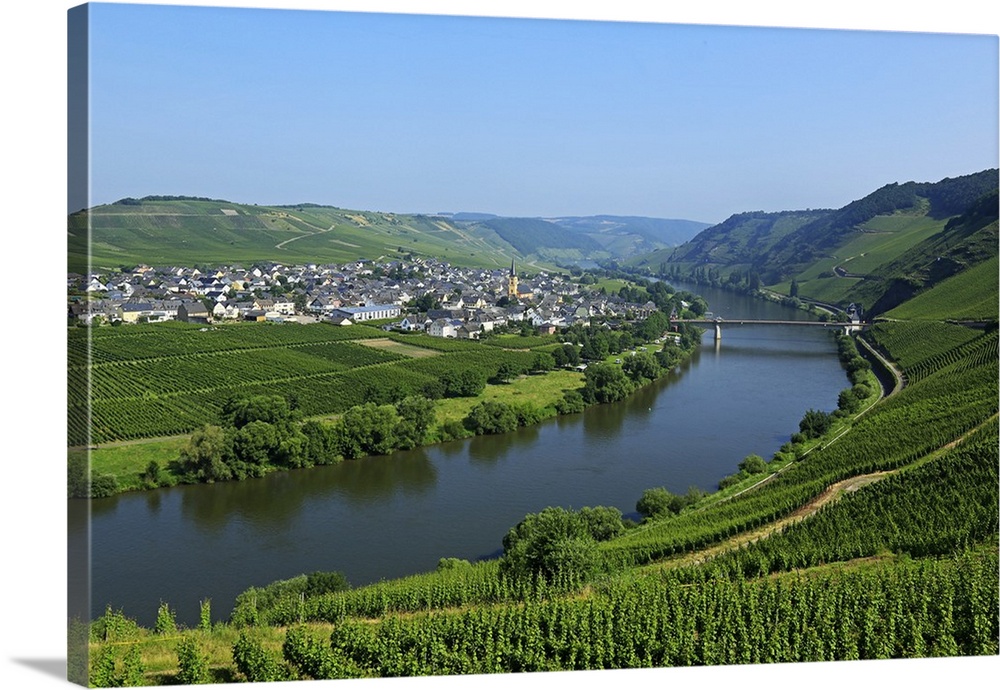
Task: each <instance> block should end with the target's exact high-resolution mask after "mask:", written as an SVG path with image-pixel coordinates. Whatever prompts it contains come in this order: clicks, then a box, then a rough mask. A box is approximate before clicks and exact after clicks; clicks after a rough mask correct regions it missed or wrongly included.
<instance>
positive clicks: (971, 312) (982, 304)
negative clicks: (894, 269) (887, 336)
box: [886, 257, 1000, 321]
mask: <svg viewBox="0 0 1000 690" xmlns="http://www.w3.org/2000/svg"><path fill="white" fill-rule="evenodd" d="M998 271H1000V263H998V260H997V257H993V258H992V259H989V260H987V261H984V262H983V263H981V264H979V265H978V266H973V267H972V268H970V269H969V270H967V271H963V272H962V273H959V274H958V275H955V276H952V277H951V278H948V279H947V280H943V281H941V282H940V283H938V284H937V285H935V286H933V287H932V288H930V289H929V290H927V291H925V292H922V293H920V294H918V295H917V296H916V297H914V298H913V299H912V300H910V301H909V302H905V303H903V304H901V305H900V306H898V307H896V308H895V309H893V310H892V311H889V312H887V313H886V316H887V317H889V318H893V319H914V320H934V319H953V320H956V321H980V320H983V321H996V320H997V318H998V314H1000V279H998V277H997V274H998Z"/></svg>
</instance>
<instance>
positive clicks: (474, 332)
mask: <svg viewBox="0 0 1000 690" xmlns="http://www.w3.org/2000/svg"><path fill="white" fill-rule="evenodd" d="M67 287H68V289H69V294H70V301H69V306H68V317H69V322H70V323H71V324H74V323H76V324H87V325H102V324H112V325H115V324H137V323H155V322H162V321H174V320H176V321H185V322H193V323H205V324H208V323H218V322H233V321H266V322H279V323H281V322H291V323H313V322H317V321H326V322H330V323H334V324H340V325H349V324H354V323H361V322H365V321H378V322H379V324H380V325H382V326H383V327H385V328H387V329H391V328H396V329H400V330H405V331H421V332H425V333H427V334H428V335H432V336H436V337H445V338H466V339H476V338H479V337H480V336H481V335H483V334H485V333H490V332H491V331H493V330H494V329H497V328H509V327H511V326H514V327H517V328H520V329H522V330H527V329H529V328H530V329H532V330H533V331H534V332H537V333H540V334H547V333H554V332H556V330H557V329H559V328H563V327H566V326H571V325H573V324H576V323H581V322H582V323H587V324H589V323H590V322H591V319H592V318H594V317H598V318H599V319H601V320H610V321H617V320H626V319H641V318H646V317H648V316H649V315H650V314H652V313H653V312H654V311H656V309H657V307H656V305H655V304H653V302H651V301H647V302H645V303H641V304H640V303H637V302H629V301H627V300H626V299H625V298H624V296H622V295H620V294H618V293H614V292H611V293H607V294H605V293H606V291H603V290H598V289H595V287H594V286H593V285H592V284H591V285H586V284H583V285H582V284H581V283H580V282H576V281H574V280H573V279H572V276H571V275H568V274H564V273H556V272H552V273H549V272H545V271H541V272H538V273H536V274H532V275H531V276H530V277H524V278H522V277H519V276H518V271H517V267H516V265H515V263H514V262H513V261H512V262H511V265H510V267H509V268H503V269H483V268H463V267H457V266H452V265H450V264H449V263H447V262H442V261H439V260H435V259H422V258H413V259H412V260H407V261H391V262H387V263H379V262H376V261H367V260H359V261H355V262H351V263H348V264H343V265H316V264H309V265H304V266H294V265H285V264H280V263H273V262H261V263H256V264H254V265H252V266H250V267H244V266H219V267H205V266H202V267H193V266H168V267H153V266H147V265H140V266H136V267H134V268H132V269H130V270H125V269H123V270H119V271H114V272H108V273H101V274H93V275H89V276H84V275H80V274H72V273H71V274H69V276H68V281H67Z"/></svg>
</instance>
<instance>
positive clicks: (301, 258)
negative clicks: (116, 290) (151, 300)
mask: <svg viewBox="0 0 1000 690" xmlns="http://www.w3.org/2000/svg"><path fill="white" fill-rule="evenodd" d="M88 225H89V227H90V232H91V234H90V238H89V247H88V232H87V230H88ZM704 227H705V224H704V223H696V222H694V221H684V220H666V219H659V218H640V217H628V218H624V217H617V216H593V217H579V218H569V219H563V220H560V221H557V222H550V221H547V220H543V219H540V218H501V217H497V216H492V215H490V214H472V213H461V214H442V215H420V214H402V213H385V212H376V211H355V210H348V209H342V208H337V207H334V206H321V205H318V204H298V205H291V206H258V205H255V204H238V203H234V202H230V201H226V200H222V199H207V198H203V197H178V196H149V197H143V198H142V199H132V198H127V199H121V200H119V201H117V202H115V203H113V204H105V205H101V206H96V207H94V208H91V209H88V210H85V211H80V212H78V213H74V214H72V215H70V216H69V221H68V230H69V270H70V271H72V272H76V273H84V272H86V269H87V255H88V249H89V251H90V252H91V253H92V257H93V261H94V267H95V270H100V269H107V268H114V267H118V266H122V265H134V264H138V263H146V264H152V265H164V264H166V265H174V264H189V265H190V264H205V263H208V264H211V263H233V262H239V263H252V262H255V261H277V262H282V263H345V262H348V261H354V260H357V259H378V258H380V257H381V258H384V259H386V260H391V259H397V258H401V257H404V256H409V255H414V256H424V257H435V258H440V259H443V260H445V261H449V262H451V263H453V264H455V265H462V266H482V267H485V268H494V267H499V266H506V265H509V263H510V259H511V258H516V259H517V260H518V263H519V264H521V265H524V266H528V267H533V268H536V269H553V268H555V267H556V265H557V264H566V263H574V262H577V261H581V260H599V259H609V258H614V259H621V258H624V257H627V256H632V255H635V254H637V253H641V252H647V251H650V250H652V249H656V248H658V247H665V246H668V244H676V241H677V240H676V238H678V237H682V236H683V237H684V238H685V239H686V238H689V237H690V236H692V235H694V234H695V233H696V232H697V231H698V230H699V229H702V228H704ZM671 238H673V239H671Z"/></svg>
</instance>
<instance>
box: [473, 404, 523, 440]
mask: <svg viewBox="0 0 1000 690" xmlns="http://www.w3.org/2000/svg"><path fill="white" fill-rule="evenodd" d="M462 425H463V426H464V427H465V428H466V429H468V430H469V431H471V432H473V433H474V434H476V435H482V434H502V433H506V432H508V431H513V430H514V429H516V428H517V426H518V415H517V412H516V411H515V410H514V408H513V407H511V406H510V405H507V404H506V403H502V402H497V401H495V400H484V401H483V402H481V403H479V404H477V405H476V406H475V407H473V408H472V409H471V410H469V414H468V415H466V417H465V419H463V420H462Z"/></svg>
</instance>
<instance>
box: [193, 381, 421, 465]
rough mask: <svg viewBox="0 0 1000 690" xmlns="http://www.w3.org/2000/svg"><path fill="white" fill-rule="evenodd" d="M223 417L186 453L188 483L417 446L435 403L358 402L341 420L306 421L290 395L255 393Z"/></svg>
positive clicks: (229, 408) (196, 435) (199, 432)
mask: <svg viewBox="0 0 1000 690" xmlns="http://www.w3.org/2000/svg"><path fill="white" fill-rule="evenodd" d="M220 417H221V426H220V425H212V424H209V425H205V426H203V427H202V428H200V429H198V430H197V431H195V432H194V433H193V434H192V435H191V438H190V440H189V441H188V443H187V444H186V445H185V446H184V447H183V448H182V449H181V453H180V459H179V461H178V464H179V470H180V473H181V474H182V475H183V476H184V477H185V478H186V479H188V480H189V481H197V482H213V481H224V480H228V479H245V478H247V477H259V476H262V475H263V474H265V473H267V472H268V471H270V470H271V469H273V468H275V467H284V468H297V467H311V466H313V465H325V464H330V463H333V462H337V461H338V460H340V459H341V458H356V457H360V456H362V455H384V454H386V453H390V452H392V451H393V450H395V449H397V448H404V449H405V448H414V447H416V446H418V445H420V444H422V443H423V442H424V440H425V437H426V435H427V430H428V428H429V427H430V424H431V422H432V421H433V420H434V403H433V402H432V401H431V400H429V399H427V398H425V397H422V396H408V397H406V398H403V399H402V400H400V401H399V402H397V403H395V404H391V405H377V404H375V403H365V404H363V405H356V406H354V407H351V408H349V409H348V410H347V411H346V412H345V413H344V414H343V416H342V417H341V418H340V419H339V420H338V421H337V422H335V423H328V422H321V421H317V420H308V421H304V422H303V421H300V418H299V414H298V411H297V410H295V409H293V408H292V407H291V406H290V405H289V404H288V401H287V400H286V399H285V398H283V397H281V396H276V395H257V396H252V397H250V398H246V399H240V400H232V401H229V402H227V403H226V404H225V405H224V406H223V410H222V414H221V415H220Z"/></svg>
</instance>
